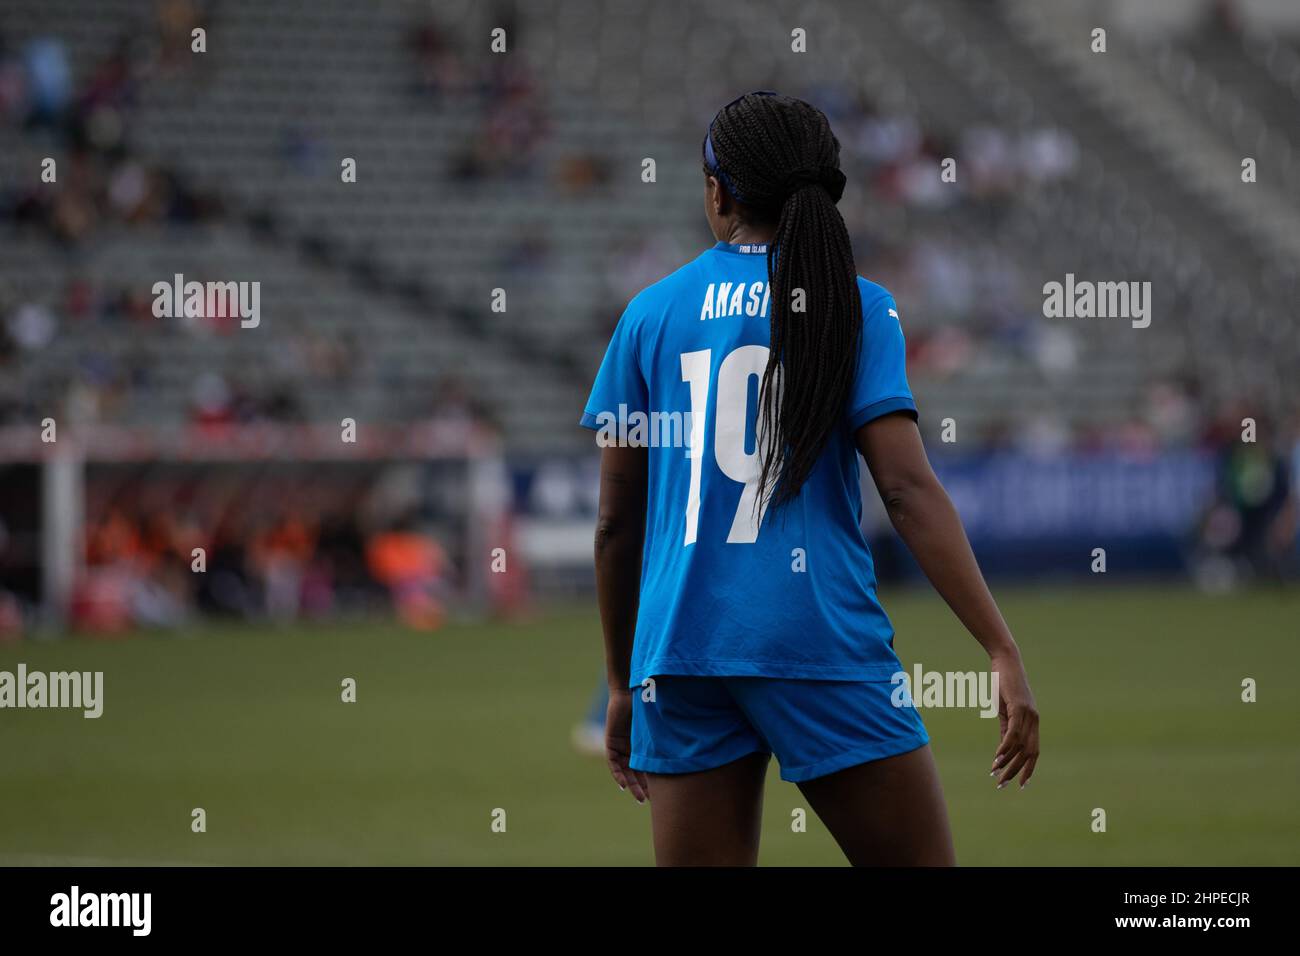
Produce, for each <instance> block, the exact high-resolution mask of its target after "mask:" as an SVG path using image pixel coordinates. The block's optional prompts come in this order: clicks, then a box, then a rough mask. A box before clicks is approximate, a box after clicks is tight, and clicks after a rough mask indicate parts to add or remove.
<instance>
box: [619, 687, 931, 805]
mask: <svg viewBox="0 0 1300 956" xmlns="http://www.w3.org/2000/svg"><path fill="white" fill-rule="evenodd" d="M900 670H901V668H900ZM899 688H900V685H899V684H895V683H892V682H890V681H888V680H883V681H828V680H793V679H787V678H774V677H685V676H674V675H662V676H659V677H656V678H655V679H654V687H653V690H654V699H653V701H647V700H646V699H645V698H646V696H647V693H646V691H647V688H645V687H633V688H632V759H631V766H632V769H634V770H644V771H646V772H647V773H694V772H696V771H700V770H711V769H712V768H714V767H721V766H722V765H723V764H728V763H731V762H732V761H733V760H739V759H740V758H741V757H744V756H746V755H747V754H752V753H768V754H775V755H776V759H777V761H778V762H779V763H780V765H781V779H782V780H788V781H790V782H792V783H799V782H801V781H804V780H812V779H815V778H816V777H823V776H825V775H826V774H829V773H834V772H835V771H837V770H843V769H844V768H845V767H852V766H855V765H856V764H860V763H867V762H868V761H871V760H880V759H883V758H885V757H894V756H897V755H899V754H904V753H907V752H909V751H912V750H916V749H917V748H918V747H924V746H925V745H926V744H927V743H929V741H930V736H929V734H927V733H926V732H925V725H924V724H922V723H921V717H920V715H919V714H917V712H916V708H915V707H911V706H898V704H899V703H900V702H906V703H907V704H910V703H911V698H910V697H909V696H908V694H907V690H906V685H905V684H904V685H902V689H901V691H900V689H899Z"/></svg>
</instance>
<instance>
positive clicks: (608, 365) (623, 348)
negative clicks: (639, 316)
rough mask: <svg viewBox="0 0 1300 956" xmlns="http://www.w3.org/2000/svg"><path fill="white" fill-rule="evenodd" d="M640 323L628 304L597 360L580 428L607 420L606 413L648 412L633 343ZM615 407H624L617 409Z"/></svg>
mask: <svg viewBox="0 0 1300 956" xmlns="http://www.w3.org/2000/svg"><path fill="white" fill-rule="evenodd" d="M640 325H641V323H640V322H638V321H637V320H636V318H635V316H634V314H633V311H632V307H631V306H629V307H628V309H627V310H626V311H625V312H624V313H623V317H622V318H621V319H619V320H618V326H617V327H616V328H615V329H614V335H613V337H612V338H611V339H610V341H609V348H608V349H606V350H605V358H604V360H603V361H602V362H601V363H600V371H598V372H597V373H596V381H595V384H593V385H592V387H591V395H590V396H589V397H588V398H587V404H586V406H585V408H584V410H583V413H582V419H581V424H582V426H583V427H584V428H591V429H597V430H598V429H600V428H601V427H602V426H603V425H604V424H605V422H607V421H609V419H608V417H607V416H609V415H613V416H615V420H617V419H619V418H621V417H623V416H624V415H630V414H632V413H633V412H642V413H646V414H648V412H649V408H648V406H649V404H650V398H649V389H648V388H647V386H646V380H645V374H644V372H643V371H642V369H641V360H640V354H639V349H638V345H637V331H638V329H639V328H640ZM619 406H625V408H624V409H622V410H620V407H619ZM602 415H604V416H606V417H605V421H601V416H602Z"/></svg>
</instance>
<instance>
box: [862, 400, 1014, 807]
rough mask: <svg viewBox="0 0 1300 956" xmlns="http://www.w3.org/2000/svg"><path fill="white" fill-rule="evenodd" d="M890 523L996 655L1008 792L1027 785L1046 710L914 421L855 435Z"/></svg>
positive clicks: (901, 417) (1000, 764)
mask: <svg viewBox="0 0 1300 956" xmlns="http://www.w3.org/2000/svg"><path fill="white" fill-rule="evenodd" d="M855 440H856V442H857V446H858V450H859V451H860V452H862V457H863V458H865V459H866V462H867V467H868V468H869V469H870V470H871V477H872V480H873V481H874V482H875V484H876V490H877V491H879V492H880V498H881V500H882V501H883V502H884V503H885V509H886V510H887V511H888V513H889V520H890V521H891V522H892V523H893V525H894V529H895V530H896V531H897V532H898V534H899V537H901V538H902V539H903V541H904V543H905V544H906V545H907V547H908V549H909V550H910V551H911V552H912V555H913V556H914V557H915V558H916V561H917V563H918V564H919V565H920V566H921V570H922V571H924V572H925V575H926V577H928V578H929V579H930V582H931V583H932V584H933V585H934V588H935V590H936V591H938V592H939V594H940V596H942V597H943V599H944V600H945V601H946V602H947V603H948V606H949V607H950V608H952V610H953V613H954V614H956V615H957V618H958V619H959V620H960V621H961V622H962V624H964V625H965V626H966V629H967V630H968V631H970V633H971V634H972V635H973V636H974V638H975V639H976V640H977V641H979V642H980V644H981V645H983V647H984V650H985V651H987V652H988V655H989V664H990V668H991V669H992V670H993V671H994V672H995V673H996V674H997V675H998V695H999V698H1000V700H999V705H998V717H999V722H1000V724H1001V729H1002V740H1001V743H1000V744H999V746H998V749H997V752H996V753H995V754H994V755H993V773H994V774H1000V776H999V779H998V788H999V789H1001V788H1002V786H1003V785H1005V784H1006V783H1007V782H1008V781H1009V780H1011V779H1013V778H1014V777H1015V776H1016V774H1017V773H1019V774H1020V786H1021V787H1023V786H1024V785H1025V784H1026V783H1027V782H1028V781H1029V778H1030V777H1031V776H1033V773H1034V765H1035V764H1036V763H1037V762H1038V708H1037V706H1036V705H1035V703H1034V695H1033V693H1032V692H1031V691H1030V689H1029V679H1028V677H1027V676H1026V675H1025V668H1024V664H1023V662H1022V661H1021V658H1020V648H1019V647H1018V646H1017V644H1016V641H1015V638H1013V637H1012V636H1011V630H1010V628H1008V627H1007V623H1006V621H1005V620H1004V619H1003V617H1002V612H1001V611H999V610H998V606H997V602H995V601H994V600H993V595H992V594H990V593H989V589H988V585H987V584H985V582H984V575H983V574H981V573H980V569H979V564H978V563H977V562H976V561H975V554H974V552H972V551H971V547H970V542H969V541H968V540H967V538H966V531H965V529H964V528H963V527H962V524H961V518H960V517H958V515H957V509H956V508H954V507H953V504H952V500H951V499H950V498H949V497H948V493H947V492H946V491H945V490H944V488H943V485H942V484H940V483H939V478H938V476H936V475H935V473H934V469H932V468H931V467H930V461H929V459H928V458H927V457H926V454H925V447H924V445H923V444H922V443H921V433H920V431H919V430H918V429H917V427H916V422H915V421H914V420H913V419H912V418H911V416H909V415H906V414H902V413H898V412H895V413H893V414H888V415H883V416H881V417H879V418H876V419H873V420H871V421H869V422H867V423H866V424H864V425H862V426H861V427H860V428H858V430H857V432H856V434H855Z"/></svg>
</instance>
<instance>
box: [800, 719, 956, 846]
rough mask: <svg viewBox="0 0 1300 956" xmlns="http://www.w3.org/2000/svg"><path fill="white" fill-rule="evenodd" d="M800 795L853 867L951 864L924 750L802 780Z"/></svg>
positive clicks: (944, 812) (934, 776) (943, 809)
mask: <svg viewBox="0 0 1300 956" xmlns="http://www.w3.org/2000/svg"><path fill="white" fill-rule="evenodd" d="M799 789H800V790H801V791H802V792H803V794H804V796H806V797H807V798H808V802H809V803H810V804H811V805H812V808H813V810H814V811H815V812H816V814H817V816H818V817H820V818H821V821H822V822H823V823H824V824H826V828H827V829H828V830H830V832H831V836H833V837H834V838H835V842H836V843H838V844H839V846H840V849H841V850H843V851H844V855H845V856H846V857H848V860H849V862H850V863H852V864H853V865H854V866H952V865H954V864H955V863H956V858H955V854H954V852H953V846H952V831H951V829H950V828H949V825H948V808H947V806H946V805H945V804H944V799H943V787H942V785H941V784H940V781H939V771H938V768H937V767H936V766H935V763H934V755H933V754H931V752H930V747H929V745H928V744H927V745H926V746H923V747H919V748H917V749H916V750H912V751H909V752H907V753H904V754H899V755H898V756H894V757H886V758H884V759H881V760H873V761H870V762H868V763H860V764H856V765H854V766H852V767H846V768H845V769H843V770H839V771H836V772H835V773H831V774H827V775H826V776H824V777H817V778H815V779H813V780H805V781H803V782H801V783H800V784H799Z"/></svg>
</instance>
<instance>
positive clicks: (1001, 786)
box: [998, 783, 1006, 790]
mask: <svg viewBox="0 0 1300 956" xmlns="http://www.w3.org/2000/svg"><path fill="white" fill-rule="evenodd" d="M1005 786H1006V784H1005V783H1000V784H998V789H999V790H1001V789H1002V788H1003V787H1005Z"/></svg>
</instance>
